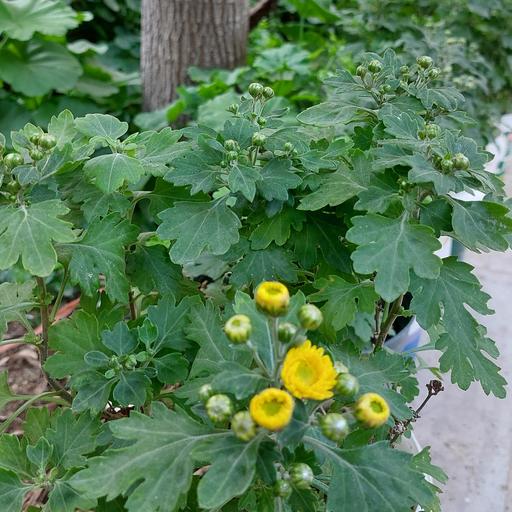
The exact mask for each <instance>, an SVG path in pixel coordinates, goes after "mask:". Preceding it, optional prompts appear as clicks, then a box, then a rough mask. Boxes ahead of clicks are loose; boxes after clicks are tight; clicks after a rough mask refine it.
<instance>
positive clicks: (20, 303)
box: [0, 281, 35, 339]
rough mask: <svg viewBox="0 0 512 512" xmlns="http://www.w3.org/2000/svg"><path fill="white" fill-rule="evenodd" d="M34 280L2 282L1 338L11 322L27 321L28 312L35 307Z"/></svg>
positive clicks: (0, 299)
mask: <svg viewBox="0 0 512 512" xmlns="http://www.w3.org/2000/svg"><path fill="white" fill-rule="evenodd" d="M34 286H35V283H34V282H33V281H27V282H25V283H22V284H17V283H2V284H0V339H2V338H3V336H4V334H5V333H6V331H7V325H8V324H9V322H13V321H18V322H21V323H24V322H25V321H26V313H27V312H28V311H30V310H31V309H33V308H34V305H35V304H34V298H33V297H34Z"/></svg>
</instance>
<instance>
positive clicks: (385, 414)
mask: <svg viewBox="0 0 512 512" xmlns="http://www.w3.org/2000/svg"><path fill="white" fill-rule="evenodd" d="M354 415H355V417H356V418H357V419H358V420H359V421H360V422H361V423H363V424H364V425H365V426H366V427H369V428H376V427H380V426H381V425H384V423H386V421H388V418H389V405H388V403H387V402H386V400H384V398H382V397H381V396H380V395H378V394H377V393H365V394H364V395H362V396H360V397H359V398H358V400H357V402H356V405H355V408H354Z"/></svg>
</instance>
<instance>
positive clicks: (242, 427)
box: [231, 411, 256, 441]
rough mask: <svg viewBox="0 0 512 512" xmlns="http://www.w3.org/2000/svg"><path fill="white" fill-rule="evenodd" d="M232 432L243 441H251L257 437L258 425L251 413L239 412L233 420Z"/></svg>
mask: <svg viewBox="0 0 512 512" xmlns="http://www.w3.org/2000/svg"><path fill="white" fill-rule="evenodd" d="M231 430H232V431H233V432H234V434H235V436H236V437H238V439H240V440H242V441H250V440H251V439H252V438H253V437H254V436H255V435H256V423H254V421H253V419H252V418H251V414H250V412H249V411H240V412H237V413H236V414H235V415H234V416H233V419H232V420H231Z"/></svg>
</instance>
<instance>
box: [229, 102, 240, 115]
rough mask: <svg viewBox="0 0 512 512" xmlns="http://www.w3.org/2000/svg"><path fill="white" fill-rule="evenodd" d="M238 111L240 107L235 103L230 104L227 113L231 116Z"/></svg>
mask: <svg viewBox="0 0 512 512" xmlns="http://www.w3.org/2000/svg"><path fill="white" fill-rule="evenodd" d="M239 110H240V107H239V106H238V104H236V103H231V105H229V107H228V112H231V113H232V114H238V111H239Z"/></svg>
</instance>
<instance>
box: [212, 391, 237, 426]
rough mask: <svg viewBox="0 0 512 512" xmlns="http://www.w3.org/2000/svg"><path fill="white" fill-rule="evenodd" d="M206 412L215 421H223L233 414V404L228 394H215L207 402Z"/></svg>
mask: <svg viewBox="0 0 512 512" xmlns="http://www.w3.org/2000/svg"><path fill="white" fill-rule="evenodd" d="M206 412H207V413H208V417H209V418H210V419H211V420H212V421H213V422H214V423H223V422H224V421H227V420H229V418H231V415H232V414H233V404H232V403H231V399H230V398H229V396H227V395H213V396H211V397H210V398H208V401H207V402H206Z"/></svg>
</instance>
